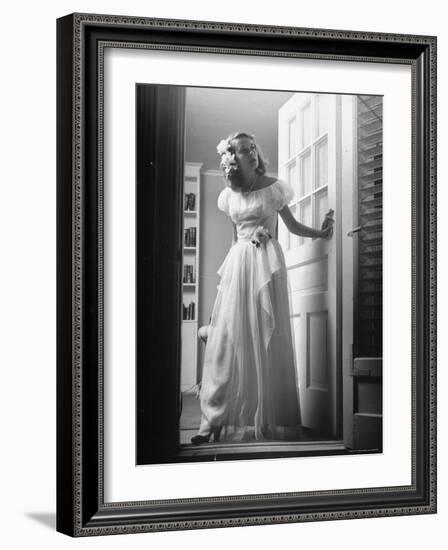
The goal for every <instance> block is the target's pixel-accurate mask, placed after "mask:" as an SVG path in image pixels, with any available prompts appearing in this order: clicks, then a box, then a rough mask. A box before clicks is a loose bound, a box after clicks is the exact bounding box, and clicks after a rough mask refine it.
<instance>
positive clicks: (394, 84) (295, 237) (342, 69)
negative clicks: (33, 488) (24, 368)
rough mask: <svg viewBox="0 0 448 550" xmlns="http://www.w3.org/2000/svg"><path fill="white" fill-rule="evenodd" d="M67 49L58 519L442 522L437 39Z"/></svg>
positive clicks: (73, 44)
mask: <svg viewBox="0 0 448 550" xmlns="http://www.w3.org/2000/svg"><path fill="white" fill-rule="evenodd" d="M57 41H58V44H57V45H58V60H57V69H58V80H57V82H58V105H57V115H58V127H57V131H58V136H57V138H58V166H57V179H58V183H57V185H58V204H57V206H58V400H57V402H58V445H57V449H58V460H57V464H58V472H57V476H58V479H57V481H58V491H57V529H58V530H59V531H60V532H63V533H66V534H68V535H71V536H89V535H106V534H118V533H134V532H149V531H161V530H173V529H198V528H210V527H225V526H237V525H262V524H266V523H285V522H302V521H317V520H331V519H348V518H363V517H379V516H390V515H404V514H425V513H435V512H436V432H435V427H436V280H435V279H436V259H435V254H436V202H435V201H436V38H435V37H428V36H408V35H399V34H396V35H392V34H372V33H367V32H363V33H361V32H350V31H335V30H321V29H302V28H292V27H272V26H267V27H260V26H255V25H250V24H247V25H242V24H230V23H213V22H202V21H184V20H182V21H181V20H162V19H147V18H138V17H123V16H108V15H104V16H103V15H92V14H73V15H69V16H66V17H63V18H61V19H59V20H58V22H57Z"/></svg>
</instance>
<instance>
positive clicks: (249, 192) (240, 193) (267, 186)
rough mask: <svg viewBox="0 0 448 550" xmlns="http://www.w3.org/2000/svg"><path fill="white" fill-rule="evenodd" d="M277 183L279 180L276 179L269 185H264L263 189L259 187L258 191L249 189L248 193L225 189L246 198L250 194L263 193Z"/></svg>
mask: <svg viewBox="0 0 448 550" xmlns="http://www.w3.org/2000/svg"><path fill="white" fill-rule="evenodd" d="M279 181H280V180H279V179H276V180H274V181H273V182H272V183H270V184H269V185H265V186H264V187H260V189H251V190H250V191H234V190H233V189H232V188H231V187H227V189H230V191H232V192H233V193H237V194H238V195H246V196H247V195H251V194H252V193H258V192H259V191H263V190H264V189H269V188H270V187H272V186H273V185H275V184H276V183H278V182H279Z"/></svg>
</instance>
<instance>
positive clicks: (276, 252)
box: [198, 180, 300, 441]
mask: <svg viewBox="0 0 448 550" xmlns="http://www.w3.org/2000/svg"><path fill="white" fill-rule="evenodd" d="M293 195H294V193H293V190H292V188H291V186H290V185H289V184H288V183H286V182H283V181H281V180H277V181H275V182H274V183H273V184H271V185H269V186H268V187H265V188H262V189H259V190H255V191H251V192H249V193H241V192H237V191H232V189H230V188H229V187H226V188H225V189H224V190H223V191H222V192H221V194H220V195H219V197H218V208H219V209H220V210H222V211H224V212H225V213H226V214H227V215H228V216H230V218H231V219H232V221H233V222H234V223H235V224H236V228H237V236H238V239H237V242H236V243H235V244H234V245H233V246H232V247H231V249H230V251H229V253H228V254H227V256H226V258H225V260H224V262H223V264H222V265H221V267H220V268H219V270H218V275H219V276H220V284H219V285H218V293H217V296H216V300H215V304H214V307H213V310H212V316H211V322H210V329H209V334H208V340H207V345H206V349H205V355H204V367H203V373H202V381H201V389H200V404H201V426H200V429H199V432H198V433H199V434H202V435H207V434H208V433H209V432H210V427H217V426H222V427H223V430H222V432H221V439H224V440H237V441H238V440H253V439H255V440H263V439H295V438H296V437H297V436H298V434H299V430H300V407H299V397H298V385H297V374H296V367H295V354H294V347H293V338H292V328H291V319H290V313H289V312H290V308H289V297H288V282H287V272H286V266H285V259H284V256H283V251H282V248H281V246H280V244H279V242H278V241H277V240H276V239H275V238H272V239H269V240H268V241H266V242H265V243H264V244H261V245H260V246H259V247H258V248H257V247H256V246H255V245H254V244H253V243H252V242H251V240H252V238H253V236H254V231H255V230H256V229H257V227H260V226H262V227H264V228H266V229H267V230H268V232H269V233H270V234H271V235H272V237H275V234H276V226H277V212H278V210H281V209H282V208H283V207H284V206H285V205H286V204H288V203H289V202H290V200H291V199H292V197H293Z"/></svg>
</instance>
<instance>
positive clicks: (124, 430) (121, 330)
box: [104, 48, 411, 502]
mask: <svg viewBox="0 0 448 550" xmlns="http://www.w3.org/2000/svg"><path fill="white" fill-rule="evenodd" d="M104 75H105V84H104V85H105V89H104V100H105V111H104V128H105V136H104V159H105V165H104V197H105V204H104V213H105V216H104V219H105V228H104V235H105V254H104V259H105V265H104V280H105V299H104V302H105V308H104V321H105V322H104V330H105V332H104V343H105V346H104V499H105V502H118V501H138V500H157V499H170V498H194V497H213V496H228V495H242V494H261V493H279V492H296V491H315V490H332V489H345V488H365V487H383V486H392V485H409V484H410V483H411V69H410V66H408V65H393V64H380V63H379V64H374V63H354V62H341V61H316V60H307V59H290V58H275V59H273V58H264V57H257V56H240V55H212V54H199V53H184V52H182V53H180V52H164V51H154V50H125V49H116V48H106V50H105V58H104ZM144 82H146V83H163V84H173V85H189V86H210V87H230V88H254V89H270V90H272V89H275V90H288V91H306V92H308V91H319V92H333V93H353V94H355V93H356V94H381V95H383V113H384V121H383V129H384V146H383V149H384V166H383V180H384V193H383V199H384V226H383V237H384V251H383V254H384V272H383V287H384V294H383V298H384V300H383V308H384V309H383V334H384V339H383V340H384V341H383V351H384V357H383V367H384V368H383V386H384V389H383V413H384V420H385V421H384V430H383V443H384V447H383V453H381V454H372V455H353V456H328V457H301V458H289V459H270V460H266V459H262V460H238V461H223V462H201V463H184V464H165V465H148V466H136V465H135V84H136V83H144Z"/></svg>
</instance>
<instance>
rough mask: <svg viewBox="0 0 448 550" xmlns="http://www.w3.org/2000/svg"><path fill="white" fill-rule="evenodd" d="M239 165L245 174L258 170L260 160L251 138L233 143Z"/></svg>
mask: <svg viewBox="0 0 448 550" xmlns="http://www.w3.org/2000/svg"><path fill="white" fill-rule="evenodd" d="M232 146H233V148H234V149H235V156H236V159H237V161H238V165H239V167H240V168H241V170H242V171H243V172H246V173H249V172H252V171H253V170H255V169H256V168H258V164H259V160H258V153H257V148H256V146H255V143H254V141H253V140H252V139H250V138H245V137H243V138H238V139H234V140H233V141H232Z"/></svg>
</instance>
